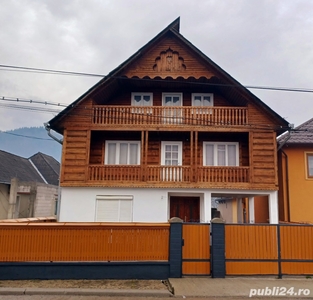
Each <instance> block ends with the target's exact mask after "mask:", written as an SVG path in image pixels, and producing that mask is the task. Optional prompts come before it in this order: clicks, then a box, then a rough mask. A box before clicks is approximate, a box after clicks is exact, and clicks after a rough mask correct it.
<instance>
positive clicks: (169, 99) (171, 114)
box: [163, 93, 182, 124]
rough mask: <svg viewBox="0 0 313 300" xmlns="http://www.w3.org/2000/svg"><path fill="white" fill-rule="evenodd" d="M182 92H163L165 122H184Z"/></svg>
mask: <svg viewBox="0 0 313 300" xmlns="http://www.w3.org/2000/svg"><path fill="white" fill-rule="evenodd" d="M181 105H182V94H174V93H169V94H163V106H166V108H164V123H165V124H180V123H181V122H182V109H181V108H180V107H178V106H181Z"/></svg>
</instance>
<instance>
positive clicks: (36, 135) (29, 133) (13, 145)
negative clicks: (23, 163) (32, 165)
mask: <svg viewBox="0 0 313 300" xmlns="http://www.w3.org/2000/svg"><path fill="white" fill-rule="evenodd" d="M53 135H55V136H56V137H57V138H58V139H62V136H61V135H59V134H57V133H55V132H53ZM0 150H3V151H6V152H10V153H13V154H16V155H19V156H22V157H25V158H28V157H30V156H32V155H34V154H36V153H37V152H42V153H44V154H48V155H50V156H53V157H54V158H55V159H56V160H58V161H59V162H60V161H61V151H62V145H61V144H59V143H58V142H57V141H55V140H53V139H52V138H51V137H49V136H48V134H47V131H46V130H45V128H44V127H23V128H18V129H15V130H10V131H0Z"/></svg>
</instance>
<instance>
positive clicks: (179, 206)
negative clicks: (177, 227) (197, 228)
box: [170, 196, 200, 222]
mask: <svg viewBox="0 0 313 300" xmlns="http://www.w3.org/2000/svg"><path fill="white" fill-rule="evenodd" d="M173 217H178V218H181V219H182V220H183V221H184V222H200V198H199V197H184V196H182V197H173V196H171V197H170V218H173Z"/></svg>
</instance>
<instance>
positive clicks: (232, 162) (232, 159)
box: [227, 145, 236, 166]
mask: <svg viewBox="0 0 313 300" xmlns="http://www.w3.org/2000/svg"><path fill="white" fill-rule="evenodd" d="M227 149H228V164H227V165H228V166H236V146H235V145H228V147H227Z"/></svg>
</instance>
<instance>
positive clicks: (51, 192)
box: [0, 150, 60, 219]
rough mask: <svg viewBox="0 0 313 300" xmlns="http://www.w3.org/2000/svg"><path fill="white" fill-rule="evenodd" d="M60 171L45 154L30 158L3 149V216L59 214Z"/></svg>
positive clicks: (0, 177)
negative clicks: (57, 211) (57, 212)
mask: <svg viewBox="0 0 313 300" xmlns="http://www.w3.org/2000/svg"><path fill="white" fill-rule="evenodd" d="M59 170H60V164H59V162H58V161H56V160H55V159H54V158H53V157H51V156H48V155H45V154H43V153H40V152H39V153H37V154H35V155H33V156H32V157H30V158H28V159H27V158H23V157H20V156H17V155H14V154H11V153H8V152H5V151H2V150H0V219H16V218H30V217H49V216H54V215H56V207H57V201H58V190H59V187H58V178H59Z"/></svg>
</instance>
